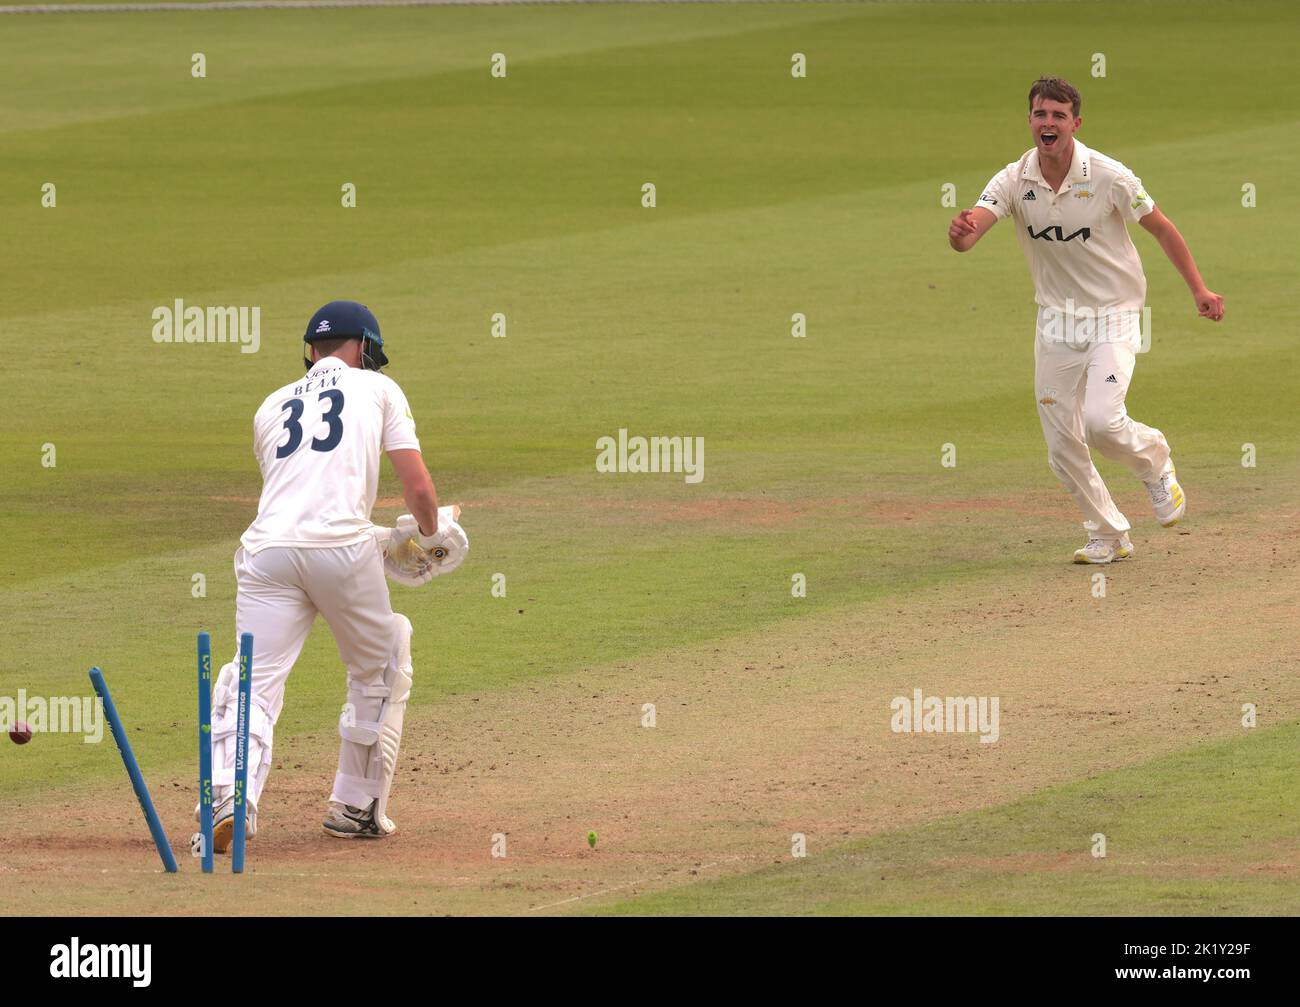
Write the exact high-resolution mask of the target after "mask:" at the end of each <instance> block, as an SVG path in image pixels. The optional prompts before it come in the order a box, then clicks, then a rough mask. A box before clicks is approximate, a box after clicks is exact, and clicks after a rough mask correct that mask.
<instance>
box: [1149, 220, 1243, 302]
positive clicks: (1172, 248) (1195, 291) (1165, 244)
mask: <svg viewBox="0 0 1300 1007" xmlns="http://www.w3.org/2000/svg"><path fill="white" fill-rule="evenodd" d="M1138 223H1139V224H1141V225H1142V226H1143V227H1144V228H1146V229H1147V230H1148V231H1150V232H1151V235H1152V237H1154V238H1155V239H1156V241H1158V242H1160V247H1161V248H1163V249H1164V252H1165V255H1167V256H1169V261H1170V262H1172V263H1173V264H1174V268H1175V269H1176V270H1178V272H1179V273H1180V274H1181V275H1182V277H1183V280H1184V281H1185V282H1186V283H1187V289H1188V290H1190V291H1191V292H1192V297H1194V298H1196V310H1197V311H1198V312H1199V313H1200V314H1201V315H1202V316H1204V317H1205V318H1208V319H1210V320H1211V321H1215V322H1218V321H1222V319H1223V298H1222V297H1220V296H1219V295H1218V294H1216V293H1215V292H1214V291H1213V290H1210V289H1209V288H1208V287H1207V286H1206V285H1205V281H1204V280H1202V279H1201V271H1200V270H1199V269H1197V268H1196V260H1195V259H1193V258H1192V250H1191V249H1190V248H1188V247H1187V242H1186V241H1184V240H1183V236H1182V235H1181V234H1179V233H1178V228H1176V227H1175V226H1174V222H1173V221H1172V220H1170V219H1169V218H1168V217H1166V216H1165V215H1164V214H1163V213H1161V212H1160V208H1159V207H1156V208H1155V209H1154V210H1152V211H1151V212H1150V213H1148V214H1145V215H1144V216H1143V217H1142V219H1141V220H1139V221H1138Z"/></svg>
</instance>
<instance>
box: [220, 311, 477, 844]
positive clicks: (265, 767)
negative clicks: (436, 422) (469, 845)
mask: <svg viewBox="0 0 1300 1007" xmlns="http://www.w3.org/2000/svg"><path fill="white" fill-rule="evenodd" d="M303 339H304V341H305V343H306V344H307V345H306V349H305V351H304V360H303V363H304V365H305V366H306V367H307V373H306V374H305V375H303V376H302V377H300V378H298V379H297V380H295V381H291V382H290V383H289V384H287V385H285V386H284V387H283V388H280V389H278V390H276V391H274V392H272V393H271V394H270V395H269V396H267V398H266V400H265V401H264V402H263V403H262V405H261V408H259V409H258V410H257V414H256V416H255V417H254V419H253V450H254V454H255V455H256V457H257V461H258V465H259V466H260V467H261V470H262V495H261V499H260V501H259V503H258V508H257V518H256V519H255V520H254V521H253V523H252V524H251V525H250V526H249V527H248V530H247V531H245V532H244V535H243V537H242V538H241V539H240V548H239V549H238V550H237V551H236V553H235V578H236V586H237V597H236V602H235V637H236V639H238V638H239V634H241V633H252V634H253V673H252V682H251V693H252V697H251V698H252V701H251V704H250V708H249V713H248V716H249V730H248V735H249V737H248V756H247V758H248V794H247V800H248V819H247V822H248V833H247V834H248V836H249V837H250V838H251V837H252V836H254V835H256V833H257V806H258V803H259V801H260V799H261V795H262V791H263V788H264V787H265V786H266V780H267V776H268V774H269V773H270V771H271V750H272V740H273V736H274V732H275V722H276V720H277V719H278V718H279V716H280V710H281V706H282V705H283V703H284V688H285V683H286V681H287V679H288V677H289V672H290V671H291V670H292V669H293V665H294V662H295V661H296V660H297V659H298V655H299V653H300V652H301V651H302V647H303V644H304V643H305V642H306V640H307V634H308V633H309V632H310V631H311V626H312V622H313V620H314V619H315V618H316V615H317V613H319V614H320V615H322V616H323V617H324V619H325V622H326V623H327V624H328V625H329V628H330V632H331V633H332V634H333V635H334V642H335V643H336V644H337V645H338V651H339V657H340V658H341V659H342V660H343V663H344V665H346V667H347V703H346V705H345V706H344V707H343V716H342V717H340V719H339V734H340V735H341V739H342V740H341V742H340V745H339V762H338V772H337V774H336V775H335V777H334V787H333V793H332V794H331V795H330V799H329V811H328V815H327V817H326V819H325V821H324V828H325V831H326V832H327V833H328V834H329V835H331V836H337V837H339V838H343V839H352V838H382V837H384V836H388V835H391V834H392V833H393V832H395V831H396V826H395V825H394V824H393V822H392V820H391V819H390V818H388V816H387V814H386V809H387V804H388V794H389V788H390V787H391V785H392V782H393V774H394V772H395V770H396V767H397V753H398V748H399V745H400V742H401V738H402V720H403V716H404V714H405V710H406V702H407V698H408V697H409V696H410V692H411V680H412V668H411V623H410V621H409V620H408V619H407V618H406V617H405V616H403V615H397V614H395V613H394V612H393V609H392V606H391V603H390V601H389V596H388V585H387V583H386V582H385V573H387V574H388V576H389V577H392V578H393V579H394V580H396V581H398V582H399V583H403V584H407V585H411V586H418V585H420V584H424V583H427V582H428V581H429V579H430V578H432V577H434V576H436V575H438V574H443V573H449V572H451V571H452V570H455V569H456V567H458V566H459V565H460V564H461V562H462V561H463V560H464V559H465V555H466V553H467V552H468V549H469V541H468V539H467V538H466V536H465V533H464V531H463V530H462V529H461V528H460V526H459V525H458V524H457V523H456V521H455V520H454V516H453V514H454V510H453V508H449V507H444V508H442V510H441V512H440V511H439V508H438V501H437V495H436V491H435V489H434V485H433V480H432V479H431V478H430V477H429V472H428V469H426V468H425V465H424V459H423V456H422V455H421V453H420V442H419V440H418V439H417V437H416V435H415V421H414V419H413V418H412V416H411V410H410V407H409V406H408V405H407V401H406V396H405V395H404V394H403V393H402V390H401V388H399V387H398V385H397V383H396V382H395V381H393V380H392V379H391V378H389V377H387V376H386V375H384V374H381V373H380V370H381V368H383V367H384V366H386V365H387V363H388V357H387V355H386V354H385V352H384V341H383V339H382V337H381V336H380V333H379V323H378V322H377V321H376V320H375V316H374V315H373V314H372V313H371V312H370V309H368V308H367V307H366V306H365V305H363V304H358V303H356V302H355V301H332V302H330V303H329V304H327V305H325V306H324V307H323V308H321V309H320V310H319V311H317V312H316V313H315V314H314V315H313V316H312V318H311V321H310V322H309V323H308V325H307V331H306V333H305V335H304V337H303ZM381 452H384V453H387V455H388V458H389V461H391V462H392V465H393V468H394V469H395V470H396V472H397V475H398V477H399V478H400V479H401V482H402V490H403V493H404V496H405V501H406V505H407V507H409V508H410V512H411V513H410V515H404V516H403V517H402V518H399V519H398V522H397V524H398V528H397V529H396V530H395V529H390V528H380V527H377V526H376V525H374V524H372V523H371V521H370V511H371V508H372V507H374V504H375V494H376V492H377V490H378V483H379V466H380V453H381ZM435 557H437V558H436V559H435ZM238 678H239V670H238V664H237V662H236V661H232V662H231V663H229V664H227V665H225V667H223V668H222V669H221V672H220V674H219V675H218V677H217V682H216V685H215V687H214V689H213V697H212V746H213V758H212V762H213V819H214V827H213V850H214V851H215V852H217V853H225V852H226V851H227V850H228V849H229V846H230V840H231V833H232V831H233V804H234V779H235V746H236V737H235V731H236V711H237V702H238ZM196 814H197V811H196Z"/></svg>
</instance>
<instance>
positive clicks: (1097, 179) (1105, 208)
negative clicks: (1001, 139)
mask: <svg viewBox="0 0 1300 1007" xmlns="http://www.w3.org/2000/svg"><path fill="white" fill-rule="evenodd" d="M1080 106H1081V99H1080V96H1079V92H1078V91H1077V90H1075V89H1074V87H1072V86H1071V85H1070V83H1069V82H1068V81H1065V80H1062V79H1061V78H1059V77H1042V78H1039V79H1038V80H1036V81H1035V82H1034V85H1033V87H1031V88H1030V90H1029V129H1030V133H1031V134H1032V136H1033V141H1034V146H1033V147H1032V148H1031V149H1030V150H1028V151H1026V152H1025V153H1024V154H1023V155H1022V156H1021V157H1020V158H1019V159H1018V160H1016V161H1013V162H1012V163H1011V164H1008V165H1007V166H1006V167H1005V168H1003V169H1002V170H1001V171H1000V172H998V173H997V174H996V175H994V176H993V178H992V180H991V181H990V182H989V184H988V185H987V186H985V188H984V192H983V194H982V195H981V196H980V198H979V199H978V200H977V201H976V203H975V206H974V207H973V208H972V209H969V210H962V211H961V212H960V213H959V214H957V216H956V217H954V218H953V219H952V223H951V224H950V225H949V227H948V243H949V244H950V245H951V246H952V247H953V248H954V249H955V250H956V251H958V252H965V251H969V250H970V249H971V248H973V247H974V246H975V243H976V242H978V241H979V240H980V238H982V237H984V235H985V233H987V232H988V230H989V228H991V227H992V226H993V225H994V224H996V223H997V222H998V221H999V220H1001V219H1002V218H1004V217H1010V218H1011V219H1012V221H1013V223H1014V224H1015V227H1016V235H1017V237H1018V238H1019V239H1020V247H1021V249H1023V251H1024V253H1025V258H1026V259H1027V260H1028V262H1029V272H1030V275H1031V276H1032V278H1033V281H1034V291H1035V296H1034V299H1035V301H1036V302H1037V304H1038V320H1037V326H1036V333H1035V338H1034V397H1035V398H1036V399H1037V400H1038V419H1039V422H1040V423H1041V424H1042V427H1043V436H1044V438H1046V440H1047V464H1048V466H1049V467H1050V468H1051V470H1052V471H1053V472H1054V473H1055V474H1056V477H1057V478H1058V479H1059V480H1060V481H1061V483H1062V484H1063V485H1064V486H1065V488H1066V489H1067V490H1069V491H1070V494H1071V495H1072V496H1073V497H1074V500H1075V502H1076V503H1077V504H1078V505H1079V509H1080V510H1081V511H1083V519H1084V520H1083V527H1084V530H1085V531H1086V532H1087V536H1088V538H1087V542H1086V544H1085V545H1084V546H1083V547H1082V548H1080V549H1078V550H1077V551H1076V552H1075V554H1074V562H1076V563H1110V562H1112V561H1114V560H1117V559H1124V558H1126V557H1128V556H1131V555H1133V542H1132V540H1131V539H1130V538H1129V530H1130V527H1131V526H1130V525H1129V522H1128V519H1127V518H1126V517H1125V516H1124V515H1123V514H1121V513H1120V510H1119V508H1118V507H1116V506H1115V502H1114V501H1113V500H1112V499H1111V496H1110V492H1109V491H1108V490H1107V489H1106V484H1105V483H1104V482H1102V479H1101V476H1100V475H1099V474H1098V472H1097V469H1096V467H1095V466H1094V465H1093V463H1092V456H1091V454H1090V453H1089V447H1092V448H1095V449H1096V450H1097V451H1099V452H1101V454H1102V455H1103V456H1104V457H1106V458H1111V459H1114V460H1115V461H1117V462H1119V463H1121V464H1122V465H1124V466H1125V467H1126V468H1127V469H1128V470H1129V471H1130V472H1132V473H1133V474H1134V475H1135V476H1137V477H1138V479H1140V480H1142V482H1143V483H1144V484H1146V488H1147V492H1148V493H1150V495H1151V505H1152V508H1153V509H1154V511H1155V515H1156V519H1157V520H1158V521H1159V522H1160V524H1162V525H1163V526H1164V527H1166V528H1168V527H1170V526H1172V525H1174V524H1176V523H1177V522H1178V520H1179V519H1180V518H1181V517H1182V516H1183V515H1184V513H1186V510H1187V498H1186V495H1185V494H1184V493H1183V488H1182V487H1181V486H1180V485H1179V484H1178V479H1177V476H1176V474H1175V472H1174V463H1173V461H1172V459H1171V458H1170V452H1169V444H1168V442H1167V441H1166V440H1165V435H1164V434H1162V433H1161V432H1160V431H1159V430H1157V429H1155V427H1149V426H1146V425H1145V424H1143V423H1139V422H1137V421H1136V420H1134V419H1133V418H1132V417H1130V416H1129V415H1128V412H1127V411H1126V410H1125V408H1124V398H1125V395H1126V394H1127V393H1128V388H1129V383H1130V381H1131V380H1132V377H1133V366H1134V363H1135V361H1136V356H1135V355H1136V353H1137V352H1138V350H1139V348H1140V346H1141V339H1142V309H1143V307H1144V305H1145V302H1146V291H1147V282H1146V276H1145V275H1144V274H1143V272H1142V261H1141V260H1140V259H1139V258H1138V253H1137V249H1136V248H1134V247H1133V242H1132V240H1131V239H1130V237H1129V233H1128V227H1127V225H1128V224H1129V223H1130V222H1132V223H1138V224H1141V225H1142V227H1143V228H1145V229H1146V230H1147V231H1148V232H1150V233H1151V235H1152V236H1153V237H1154V238H1155V239H1156V241H1157V242H1159V243H1160V247H1161V248H1162V249H1163V250H1164V253H1165V255H1166V256H1168V257H1169V261H1170V262H1172V263H1173V265H1174V268H1175V269H1177V270H1178V272H1179V274H1181V276H1182V277H1183V279H1184V280H1185V281H1186V283H1187V286H1188V288H1189V289H1190V290H1191V293H1192V298H1193V300H1195V302H1196V310H1197V311H1198V312H1199V313H1200V315H1201V316H1202V317H1203V318H1208V319H1211V320H1212V321H1215V322H1217V321H1220V320H1222V318H1223V298H1222V297H1220V296H1219V295H1218V294H1216V293H1214V292H1213V291H1211V290H1209V289H1208V288H1207V287H1206V286H1205V283H1204V281H1202V279H1201V274H1200V272H1199V271H1198V270H1197V268H1196V263H1195V261H1194V260H1193V259H1192V253H1191V251H1190V250H1189V249H1188V247H1187V243H1186V242H1185V241H1184V240H1183V237H1182V235H1181V234H1179V233H1178V229H1177V228H1176V227H1174V225H1173V222H1172V221H1170V219H1169V218H1168V217H1166V216H1165V215H1164V214H1163V213H1161V212H1160V210H1159V208H1158V207H1157V206H1156V204H1155V201H1154V200H1153V199H1152V198H1151V197H1150V196H1149V195H1148V194H1147V192H1146V190H1145V188H1144V187H1143V185H1142V181H1141V179H1139V178H1138V177H1137V176H1136V175H1134V174H1133V172H1132V171H1130V170H1129V169H1128V168H1127V167H1125V166H1124V165H1123V164H1121V163H1120V162H1119V161H1116V160H1115V159H1114V158H1111V157H1107V156H1106V155H1105V154H1102V153H1101V152H1100V151H1096V150H1092V149H1090V148H1088V147H1086V146H1084V144H1083V143H1082V142H1081V141H1080V140H1079V139H1078V137H1077V136H1076V134H1077V132H1078V130H1079V128H1080V127H1081V126H1082V125H1083V119H1082V118H1081V117H1080V115H1079V110H1080Z"/></svg>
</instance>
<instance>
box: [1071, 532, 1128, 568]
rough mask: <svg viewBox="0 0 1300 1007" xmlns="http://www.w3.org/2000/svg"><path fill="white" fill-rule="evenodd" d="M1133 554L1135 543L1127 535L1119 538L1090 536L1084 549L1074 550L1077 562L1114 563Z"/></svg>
mask: <svg viewBox="0 0 1300 1007" xmlns="http://www.w3.org/2000/svg"><path fill="white" fill-rule="evenodd" d="M1132 555H1133V543H1132V542H1131V541H1130V540H1129V537H1128V536H1127V535H1121V536H1120V537H1119V538H1090V539H1088V544H1087V545H1085V546H1084V547H1083V548H1082V549H1076V550H1074V561H1075V562H1076V563H1113V562H1115V560H1117V559H1128V557H1130V556H1132Z"/></svg>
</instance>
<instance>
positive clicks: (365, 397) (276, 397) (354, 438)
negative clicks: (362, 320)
mask: <svg viewBox="0 0 1300 1007" xmlns="http://www.w3.org/2000/svg"><path fill="white" fill-rule="evenodd" d="M400 448H413V449H415V450H416V451H418V450H420V442H419V440H418V439H417V438H416V436H415V420H414V419H413V418H412V417H411V409H410V406H408V405H407V402H406V396H405V395H403V394H402V390H401V389H400V388H399V387H398V386H397V382H396V381H394V380H393V379H392V378H389V377H385V376H384V375H382V374H380V373H379V372H378V371H365V370H361V369H359V368H356V367H349V366H347V365H346V364H344V363H343V362H342V361H341V360H339V359H338V358H337V357H326V358H325V359H324V360H319V361H317V362H316V363H315V364H314V365H313V366H312V368H311V370H309V371H308V372H307V373H306V374H305V375H304V376H303V377H301V378H299V379H298V380H297V381H294V382H292V383H291V384H287V385H285V386H284V387H283V388H281V389H279V390H277V391H275V392H272V393H271V394H270V395H268V396H267V398H266V401H264V402H263V403H262V405H261V407H260V408H259V409H258V410H257V415H256V416H254V417H253V453H254V454H255V455H256V456H257V463H258V465H259V466H260V467H261V469H262V498H261V500H260V502H259V503H258V506H257V519H256V520H255V521H254V522H253V523H252V524H251V525H249V526H248V530H247V531H246V532H244V534H243V537H242V538H241V539H240V543H241V544H242V545H243V547H244V548H245V549H246V550H247V551H248V552H250V553H256V552H258V551H259V550H262V549H265V548H267V547H268V546H298V547H327V546H343V545H354V544H356V543H358V542H363V541H365V539H366V538H367V537H368V536H369V535H370V529H371V527H372V525H371V521H370V509H371V508H372V507H374V505H375V495H376V493H377V492H378V489H379V462H380V454H381V453H382V452H384V451H392V450H395V449H400Z"/></svg>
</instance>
